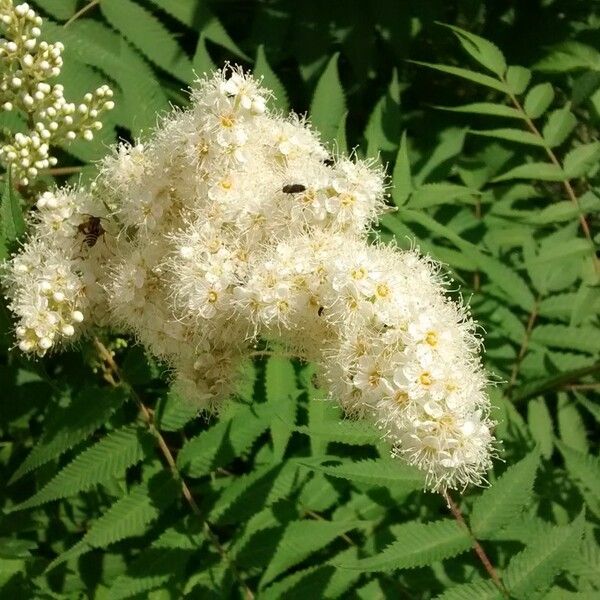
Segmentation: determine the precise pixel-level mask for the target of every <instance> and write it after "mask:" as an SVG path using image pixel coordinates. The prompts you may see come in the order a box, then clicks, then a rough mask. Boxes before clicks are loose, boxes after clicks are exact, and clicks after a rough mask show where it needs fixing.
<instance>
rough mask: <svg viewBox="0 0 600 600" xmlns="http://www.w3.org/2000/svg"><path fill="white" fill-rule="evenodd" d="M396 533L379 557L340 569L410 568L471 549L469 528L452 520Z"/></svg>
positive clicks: (410, 525)
mask: <svg viewBox="0 0 600 600" xmlns="http://www.w3.org/2000/svg"><path fill="white" fill-rule="evenodd" d="M394 533H395V534H396V540H395V541H394V542H392V543H391V544H390V545H389V546H387V547H386V548H385V549H384V550H383V551H382V552H380V553H379V554H377V555H375V556H371V557H369V558H363V559H361V560H357V561H355V562H349V563H345V564H342V565H340V567H341V568H344V569H358V570H360V571H364V572H373V571H394V570H396V569H411V568H414V567H423V566H425V565H430V564H432V563H434V562H437V561H439V560H444V559H445V558H451V557H453V556H456V555H457V554H460V553H461V552H465V551H467V550H468V549H469V548H470V547H471V538H470V537H469V533H468V531H467V529H466V528H465V527H462V526H461V525H459V524H458V523H457V522H456V521H454V520H452V519H442V520H440V521H434V522H432V523H419V522H417V521H413V522H410V523H405V524H403V525H401V526H400V527H398V528H396V529H395V531H394Z"/></svg>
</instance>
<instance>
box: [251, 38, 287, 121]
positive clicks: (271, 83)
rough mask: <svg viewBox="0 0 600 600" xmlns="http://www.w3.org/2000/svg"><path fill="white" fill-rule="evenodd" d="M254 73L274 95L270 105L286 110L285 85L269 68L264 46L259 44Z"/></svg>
mask: <svg viewBox="0 0 600 600" xmlns="http://www.w3.org/2000/svg"><path fill="white" fill-rule="evenodd" d="M253 72H254V75H255V76H257V77H262V83H263V85H264V86H265V87H267V88H269V89H270V90H271V91H272V92H273V94H274V95H275V97H274V98H273V99H272V100H271V105H272V106H274V107H275V108H279V109H281V110H283V111H284V112H287V111H288V110H289V108H290V106H289V101H288V97H287V92H286V91H285V87H283V84H282V83H281V81H280V80H279V78H278V77H277V75H275V73H274V72H273V69H271V66H270V65H269V63H268V61H267V56H266V54H265V49H264V46H263V45H262V44H261V45H260V46H259V47H258V50H257V51H256V61H255V63H254V70H253Z"/></svg>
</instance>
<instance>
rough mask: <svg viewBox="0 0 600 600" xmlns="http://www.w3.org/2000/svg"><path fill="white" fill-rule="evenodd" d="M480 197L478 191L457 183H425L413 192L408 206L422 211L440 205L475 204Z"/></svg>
mask: <svg viewBox="0 0 600 600" xmlns="http://www.w3.org/2000/svg"><path fill="white" fill-rule="evenodd" d="M478 196H479V194H478V193H477V192H476V191H474V190H471V189H469V188H468V187H466V186H462V185H457V184H455V183H425V184H423V185H420V186H419V187H417V189H415V190H414V191H413V193H412V194H411V197H410V199H409V200H408V202H407V203H406V206H407V207H408V208H411V209H422V208H429V207H431V206H437V205H439V204H455V203H456V204H458V203H464V204H475V203H476V198H477V197H478Z"/></svg>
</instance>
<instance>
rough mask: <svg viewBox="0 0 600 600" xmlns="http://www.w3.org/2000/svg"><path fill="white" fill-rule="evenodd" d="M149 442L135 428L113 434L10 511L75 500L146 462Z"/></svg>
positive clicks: (76, 459) (89, 449) (141, 432)
mask: <svg viewBox="0 0 600 600" xmlns="http://www.w3.org/2000/svg"><path fill="white" fill-rule="evenodd" d="M150 441H151V438H150V436H149V434H148V433H145V432H143V431H140V430H138V429H136V428H133V427H127V428H125V429H121V430H119V431H114V432H113V433H110V434H109V435H107V436H106V437H104V438H103V439H101V440H100V441H99V442H97V443H96V444H94V445H93V446H91V447H90V448H87V449H86V450H84V451H83V452H81V453H80V454H78V455H77V456H76V457H75V458H74V459H73V460H72V461H71V462H70V463H69V464H68V465H67V466H66V467H65V468H64V469H62V471H59V473H58V474H57V475H55V477H54V478H53V479H51V480H50V481H49V482H48V483H47V484H46V485H45V486H44V487H43V488H42V489H41V490H40V491H39V492H38V493H37V494H35V495H34V496H33V497H31V498H30V499H29V500H26V501H25V502H22V503H21V504H17V505H16V506H13V507H12V508H11V511H16V510H24V509H26V508H31V507H32V506H38V505H40V504H44V503H45V502H50V501H52V500H58V499H59V498H67V497H69V496H74V495H75V494H78V493H79V492H82V491H85V490H89V489H90V488H91V487H93V486H95V485H98V484H101V483H107V482H108V481H110V480H111V479H112V478H113V477H117V476H120V475H123V474H124V473H125V470H126V469H127V468H128V467H130V466H132V465H134V464H136V463H137V462H139V461H140V460H142V459H143V458H144V456H145V454H146V452H147V451H148V448H149V446H150Z"/></svg>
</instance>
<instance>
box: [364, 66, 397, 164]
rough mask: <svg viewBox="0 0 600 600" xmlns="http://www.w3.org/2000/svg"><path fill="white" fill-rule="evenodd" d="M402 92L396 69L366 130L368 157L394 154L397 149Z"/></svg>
mask: <svg viewBox="0 0 600 600" xmlns="http://www.w3.org/2000/svg"><path fill="white" fill-rule="evenodd" d="M400 90H401V87H400V83H399V82H398V72H397V71H396V69H394V71H393V74H392V81H391V82H390V85H389V87H388V89H387V92H386V93H385V95H383V96H382V97H381V98H380V99H379V100H378V101H377V104H376V105H375V108H374V109H373V112H372V113H371V115H370V116H369V120H368V122H367V127H366V128H365V132H364V136H365V139H366V141H367V156H377V154H378V153H379V152H392V151H394V150H395V149H396V148H397V146H398V138H399V137H400V117H401V114H400Z"/></svg>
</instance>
